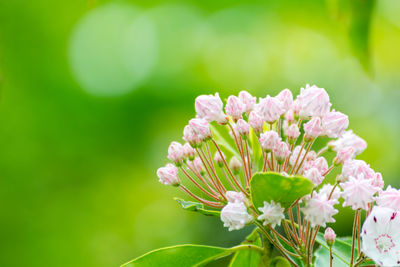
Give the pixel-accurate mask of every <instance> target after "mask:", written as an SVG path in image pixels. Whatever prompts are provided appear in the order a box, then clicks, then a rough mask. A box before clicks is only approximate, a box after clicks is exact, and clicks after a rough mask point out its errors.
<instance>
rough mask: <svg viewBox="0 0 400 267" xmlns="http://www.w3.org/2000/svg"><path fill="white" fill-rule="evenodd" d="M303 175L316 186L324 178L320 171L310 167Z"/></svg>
mask: <svg viewBox="0 0 400 267" xmlns="http://www.w3.org/2000/svg"><path fill="white" fill-rule="evenodd" d="M304 177H306V178H307V179H309V180H310V181H311V182H312V183H313V184H314V185H315V186H318V185H319V184H320V183H321V182H322V180H323V179H324V176H322V175H321V173H320V172H319V170H318V169H317V168H311V169H308V170H306V171H305V172H304Z"/></svg>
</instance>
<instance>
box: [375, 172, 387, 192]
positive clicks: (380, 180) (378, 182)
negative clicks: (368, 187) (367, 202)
mask: <svg viewBox="0 0 400 267" xmlns="http://www.w3.org/2000/svg"><path fill="white" fill-rule="evenodd" d="M372 185H373V186H376V187H379V188H380V189H383V187H384V186H385V182H384V181H383V178H382V174H381V173H380V172H376V173H375V176H374V178H372Z"/></svg>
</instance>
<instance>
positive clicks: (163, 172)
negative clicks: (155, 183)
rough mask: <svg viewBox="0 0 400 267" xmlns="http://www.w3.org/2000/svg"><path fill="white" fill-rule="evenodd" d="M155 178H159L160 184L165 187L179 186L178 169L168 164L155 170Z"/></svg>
mask: <svg viewBox="0 0 400 267" xmlns="http://www.w3.org/2000/svg"><path fill="white" fill-rule="evenodd" d="M157 176H158V178H160V183H162V184H165V185H173V186H178V185H179V184H180V181H179V177H178V168H177V167H175V166H174V165H173V164H171V163H168V164H167V165H166V166H165V167H161V168H159V169H158V170H157Z"/></svg>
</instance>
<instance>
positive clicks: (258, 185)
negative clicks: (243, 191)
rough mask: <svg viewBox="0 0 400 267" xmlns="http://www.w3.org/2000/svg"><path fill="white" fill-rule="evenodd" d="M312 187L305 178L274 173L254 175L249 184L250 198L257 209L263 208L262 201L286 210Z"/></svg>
mask: <svg viewBox="0 0 400 267" xmlns="http://www.w3.org/2000/svg"><path fill="white" fill-rule="evenodd" d="M313 187H314V185H313V183H312V182H311V181H310V180H308V179H307V178H305V177H301V176H293V177H286V176H283V175H281V174H279V173H275V172H265V173H256V174H255V175H253V177H252V179H251V183H250V190H251V198H252V201H253V204H254V206H255V207H257V208H258V207H262V206H264V201H271V200H273V201H275V202H279V203H281V205H282V206H283V207H285V208H287V207H289V206H290V205H291V204H292V203H293V202H294V201H295V200H297V199H299V198H300V197H302V196H305V195H307V194H309V193H311V191H312V189H313Z"/></svg>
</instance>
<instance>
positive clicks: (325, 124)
mask: <svg viewBox="0 0 400 267" xmlns="http://www.w3.org/2000/svg"><path fill="white" fill-rule="evenodd" d="M348 126H349V118H348V117H347V115H345V114H343V113H341V112H338V111H331V112H328V113H326V114H325V115H324V116H323V117H322V128H323V130H324V133H325V134H326V135H327V136H328V137H330V138H338V137H339V136H341V135H343V133H344V131H345V130H346V129H347V127H348Z"/></svg>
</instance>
